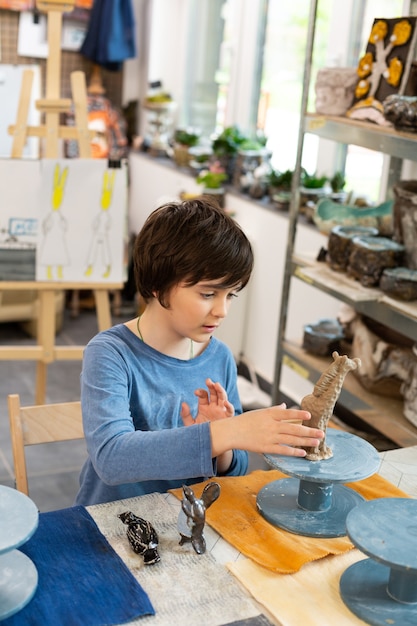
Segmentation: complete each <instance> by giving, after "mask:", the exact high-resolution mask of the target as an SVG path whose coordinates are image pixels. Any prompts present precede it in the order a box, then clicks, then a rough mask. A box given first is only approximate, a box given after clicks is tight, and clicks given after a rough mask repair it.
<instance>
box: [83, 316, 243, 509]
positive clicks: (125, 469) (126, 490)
mask: <svg viewBox="0 0 417 626" xmlns="http://www.w3.org/2000/svg"><path fill="white" fill-rule="evenodd" d="M206 378H211V379H212V380H213V381H215V382H220V384H221V385H222V386H223V387H224V388H225V389H226V391H227V396H228V400H229V401H230V402H231V403H232V404H233V406H234V407H235V412H236V413H241V411H242V408H241V404H240V400H239V395H238V391H237V385H236V380H237V379H236V364H235V361H234V359H233V355H232V353H231V351H230V350H229V348H228V347H227V346H226V345H225V344H223V343H222V342H221V341H219V340H218V339H216V338H214V337H213V338H212V339H211V340H210V342H209V344H208V346H207V347H206V349H205V350H204V351H203V352H202V353H201V354H200V355H198V356H196V357H195V358H193V359H190V360H189V361H183V360H181V359H175V358H172V357H168V356H166V355H164V354H161V353H160V352H157V351H156V350H154V349H153V348H151V347H150V346H148V345H147V344H146V343H144V342H143V341H141V340H140V339H139V338H138V337H137V336H136V335H134V334H133V333H132V332H131V331H130V330H129V329H128V328H127V327H126V326H125V325H123V324H119V325H116V326H113V327H112V328H110V329H109V330H106V331H103V332H101V333H99V334H98V335H96V336H95V337H94V338H93V339H92V340H91V341H90V342H89V343H88V345H87V346H86V348H85V351H84V358H83V367H82V374H81V403H82V412H83V423H84V432H85V437H86V442H87V450H88V455H89V457H88V459H87V461H86V462H85V464H84V466H83V468H82V471H81V475H80V490H79V493H78V495H77V498H76V504H83V505H90V504H98V503H100V502H109V501H111V500H118V499H122V498H130V497H134V496H139V495H143V494H145V493H151V492H153V491H159V492H165V491H167V490H168V489H173V488H176V487H181V486H182V485H183V484H191V483H195V482H198V481H199V480H205V479H207V478H210V477H212V476H215V475H216V460H215V459H212V457H211V437H210V425H209V423H208V422H207V423H203V424H194V425H192V426H187V427H185V426H183V423H182V419H181V403H182V402H187V403H188V404H189V405H190V407H191V412H192V414H193V415H196V414H197V404H198V399H197V398H196V396H195V395H194V391H195V390H196V389H198V388H201V387H203V388H205V387H206V385H205V380H206ZM247 466H248V457H247V453H246V452H245V451H243V450H234V451H233V461H232V464H231V466H230V468H229V470H228V472H227V475H231V476H232V475H233V476H237V475H241V474H245V473H246V471H247Z"/></svg>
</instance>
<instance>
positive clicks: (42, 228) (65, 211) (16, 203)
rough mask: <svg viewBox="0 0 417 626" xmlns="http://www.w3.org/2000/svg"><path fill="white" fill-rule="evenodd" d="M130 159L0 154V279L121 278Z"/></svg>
mask: <svg viewBox="0 0 417 626" xmlns="http://www.w3.org/2000/svg"><path fill="white" fill-rule="evenodd" d="M127 239H128V235H127V163H126V162H121V163H120V167H118V168H116V169H113V168H109V167H108V163H107V160H106V159H42V160H25V159H0V280H38V281H50V282H51V281H54V282H60V281H65V282H77V283H80V282H81V283H86V284H88V283H103V284H105V283H106V282H118V283H119V282H125V281H126V277H127Z"/></svg>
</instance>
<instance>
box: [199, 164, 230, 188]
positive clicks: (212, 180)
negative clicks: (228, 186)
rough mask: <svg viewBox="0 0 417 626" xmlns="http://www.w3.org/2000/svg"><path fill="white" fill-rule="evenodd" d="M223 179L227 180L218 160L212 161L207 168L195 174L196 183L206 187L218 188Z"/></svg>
mask: <svg viewBox="0 0 417 626" xmlns="http://www.w3.org/2000/svg"><path fill="white" fill-rule="evenodd" d="M225 180H227V175H226V174H225V171H224V169H223V168H222V166H221V165H220V163H219V162H218V161H215V162H214V163H212V164H211V165H210V168H209V169H208V170H202V171H201V172H200V173H199V175H198V176H197V183H198V184H199V185H204V187H206V189H220V187H221V186H222V183H224V181H225Z"/></svg>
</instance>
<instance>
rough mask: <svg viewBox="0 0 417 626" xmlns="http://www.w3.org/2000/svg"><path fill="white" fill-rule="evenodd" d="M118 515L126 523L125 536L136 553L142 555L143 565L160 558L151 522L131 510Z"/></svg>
mask: <svg viewBox="0 0 417 626" xmlns="http://www.w3.org/2000/svg"><path fill="white" fill-rule="evenodd" d="M118 517H119V518H120V519H121V520H122V522H123V524H126V525H127V527H128V528H127V538H128V540H129V543H130V545H131V546H132V549H133V550H134V552H136V554H140V555H141V556H143V560H144V563H145V565H153V564H154V563H158V561H160V560H161V557H160V556H159V554H158V542H159V540H158V534H157V532H156V530H155V528H154V527H153V526H152V524H151V523H150V522H148V521H146V520H145V519H143V518H142V517H138V516H137V515H135V514H134V513H132V511H125V512H124V513H120V515H118Z"/></svg>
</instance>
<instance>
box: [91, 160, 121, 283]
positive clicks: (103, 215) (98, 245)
mask: <svg viewBox="0 0 417 626" xmlns="http://www.w3.org/2000/svg"><path fill="white" fill-rule="evenodd" d="M115 177H116V170H112V171H111V172H110V171H108V170H106V171H105V172H104V174H103V183H102V190H101V198H100V205H101V208H100V210H99V212H98V213H97V215H96V216H95V217H94V219H93V221H92V224H91V230H92V233H91V246H90V250H89V252H88V258H87V269H86V271H85V276H91V275H92V274H93V272H94V270H95V268H96V267H97V265H98V264H100V265H101V267H103V270H104V271H103V274H102V276H103V278H108V277H109V276H110V272H111V252H110V243H109V231H110V226H111V217H110V215H109V209H110V206H111V204H112V199H113V187H114V179H115Z"/></svg>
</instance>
